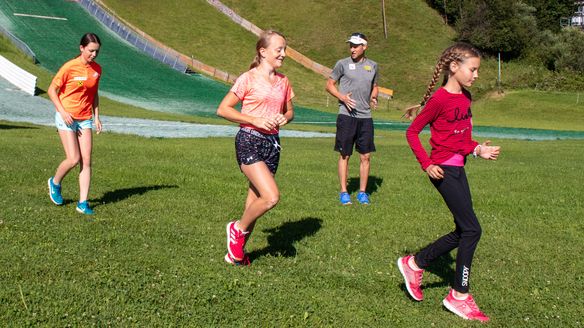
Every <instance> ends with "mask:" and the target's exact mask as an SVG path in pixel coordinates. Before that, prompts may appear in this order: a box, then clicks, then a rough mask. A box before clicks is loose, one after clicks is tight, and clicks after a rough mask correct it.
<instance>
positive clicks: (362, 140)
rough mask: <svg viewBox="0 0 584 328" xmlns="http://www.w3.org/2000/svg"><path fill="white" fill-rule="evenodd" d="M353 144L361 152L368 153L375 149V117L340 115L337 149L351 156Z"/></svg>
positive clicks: (336, 139)
mask: <svg viewBox="0 0 584 328" xmlns="http://www.w3.org/2000/svg"><path fill="white" fill-rule="evenodd" d="M353 145H355V149H356V150H357V152H358V153H360V154H368V153H372V152H374V151H375V144H374V143H373V119H372V118H355V117H351V116H347V115H342V114H341V115H338V116H337V135H336V138H335V151H338V152H339V153H341V155H343V156H351V155H352V154H353Z"/></svg>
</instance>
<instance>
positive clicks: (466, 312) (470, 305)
mask: <svg viewBox="0 0 584 328" xmlns="http://www.w3.org/2000/svg"><path fill="white" fill-rule="evenodd" d="M442 304H444V306H445V307H446V308H447V309H448V310H450V312H452V313H454V314H456V315H457V316H459V317H462V318H464V319H466V320H478V321H481V322H487V321H489V317H487V316H486V315H485V314H484V313H482V312H481V311H480V310H479V307H478V306H477V303H475V301H474V299H473V298H472V295H470V294H468V297H467V298H466V299H465V300H462V301H461V300H457V299H456V298H454V290H453V289H451V290H450V292H449V293H448V296H446V298H445V299H444V300H443V301H442Z"/></svg>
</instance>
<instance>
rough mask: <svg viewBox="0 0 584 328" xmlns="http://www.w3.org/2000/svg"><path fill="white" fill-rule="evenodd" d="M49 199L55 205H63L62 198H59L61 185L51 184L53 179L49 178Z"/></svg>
mask: <svg viewBox="0 0 584 328" xmlns="http://www.w3.org/2000/svg"><path fill="white" fill-rule="evenodd" d="M48 183H49V197H50V198H51V201H52V202H53V203H55V204H56V205H63V196H61V185H60V184H59V185H58V184H55V183H54V182H53V177H50V178H49V181H48Z"/></svg>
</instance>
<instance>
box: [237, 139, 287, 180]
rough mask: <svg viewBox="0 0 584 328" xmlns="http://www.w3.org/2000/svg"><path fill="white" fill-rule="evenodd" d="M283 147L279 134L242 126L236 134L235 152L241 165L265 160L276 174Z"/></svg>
mask: <svg viewBox="0 0 584 328" xmlns="http://www.w3.org/2000/svg"><path fill="white" fill-rule="evenodd" d="M281 149H282V147H281V146H280V138H279V137H278V135H277V134H264V133H261V132H259V131H256V130H253V129H249V128H241V129H240V130H239V132H238V133H237V135H236V136H235V154H236V157H237V164H239V166H240V167H241V165H251V164H254V163H257V162H264V163H266V166H267V167H268V169H269V170H270V172H272V174H276V171H277V170H278V164H279V163H280V150H281Z"/></svg>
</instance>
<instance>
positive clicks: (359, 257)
mask: <svg viewBox="0 0 584 328" xmlns="http://www.w3.org/2000/svg"><path fill="white" fill-rule="evenodd" d="M493 141H494V143H495V144H499V145H501V146H502V147H503V150H502V155H501V157H500V160H499V161H497V162H487V161H483V160H475V159H469V162H468V163H467V173H468V177H469V180H470V184H471V188H472V192H473V198H474V204H475V210H476V212H477V215H478V217H479V219H480V221H481V223H482V226H483V237H482V239H481V242H480V244H479V248H478V250H477V253H476V256H475V262H474V266H473V276H472V291H473V293H474V295H475V298H476V300H477V302H478V304H479V305H480V306H481V308H482V309H483V310H484V311H485V312H486V313H487V314H488V315H490V316H491V318H492V323H491V324H490V326H492V327H520V326H526V327H550V326H556V327H567V326H571V327H578V326H581V325H582V318H583V316H582V313H583V312H582V308H583V306H584V302H583V298H582V297H581V295H580V289H581V287H582V283H583V281H584V276H583V274H582V267H584V260H583V255H582V245H583V244H584V223H583V221H582V217H583V216H584V213H583V204H582V195H583V194H584V186H583V183H582V182H583V174H582V170H581V167H582V166H581V163H583V162H584V152H582V151H580V150H581V149H582V146H583V141H574V140H573V141H545V142H534V141H513V140H493ZM332 142H333V141H332V139H295V138H284V139H283V140H282V144H283V154H282V162H281V166H280V170H279V172H278V175H277V181H278V183H279V185H280V187H281V194H282V196H281V202H280V204H278V206H277V207H276V208H275V209H274V210H273V211H271V212H269V214H267V215H266V216H265V217H263V218H261V219H260V221H259V222H258V224H257V226H256V231H255V232H254V234H253V236H252V237H251V240H250V242H249V244H248V247H247V250H248V251H249V252H250V256H251V258H252V260H253V262H252V265H251V266H250V267H233V266H229V265H227V264H225V263H224V262H223V256H224V255H225V224H226V223H227V221H228V220H230V219H233V218H236V217H238V216H239V215H240V214H241V211H242V206H243V201H244V198H245V192H246V181H245V178H244V177H243V175H242V174H241V173H240V172H239V170H238V168H237V166H236V164H235V159H234V149H233V148H234V146H233V139H232V138H215V139H172V140H170V139H146V138H141V137H135V136H126V135H116V134H109V133H105V134H102V135H99V136H96V137H95V149H94V162H93V164H94V172H93V184H92V190H91V197H90V201H91V202H92V204H93V205H94V209H95V211H96V213H97V214H96V215H95V216H92V217H87V216H82V215H80V214H77V213H76V212H75V210H74V207H75V206H74V202H75V201H76V197H77V189H78V188H77V182H76V174H75V172H72V174H71V175H69V176H68V177H67V178H66V179H65V181H64V183H63V190H64V192H63V194H64V198H65V200H66V204H65V205H64V206H61V207H58V206H55V205H53V204H52V203H51V202H50V201H49V199H48V195H47V187H46V183H47V182H46V180H47V179H48V177H49V176H51V175H52V174H53V172H54V170H55V168H56V166H57V164H58V163H59V161H60V160H61V159H62V157H63V154H62V149H61V145H60V142H59V140H58V137H57V134H56V133H55V131H54V128H45V127H37V126H32V125H27V124H17V123H11V122H0V149H1V150H2V152H1V153H2V155H1V156H0V181H2V183H1V184H0V193H1V195H2V198H1V200H0V245H2V251H0V265H1V270H0V281H1V282H2V283H1V284H0V303H1V305H0V322H2V323H3V324H2V325H3V326H13V327H22V326H48V327H55V326H61V327H62V326H74V327H87V326H118V327H127V326H135V327H161V326H179V327H189V326H217V327H228V326H237V327H239V326H248V327H258V326H264V327H265V326H269V327H281V326H300V327H323V326H329V327H430V326H435V327H452V326H454V325H456V326H463V327H465V326H476V324H475V323H471V322H465V321H463V320H462V319H460V318H458V317H456V316H455V315H453V314H451V313H449V312H447V311H445V310H444V309H443V308H442V305H441V301H442V298H443V297H444V296H445V294H446V292H447V290H448V285H449V283H450V281H451V278H452V273H453V268H454V258H455V253H453V254H451V255H450V256H446V257H445V258H443V260H442V261H439V262H437V263H436V264H435V265H434V266H433V267H432V268H431V269H430V270H429V272H428V273H427V274H426V275H425V281H424V285H425V295H426V299H425V300H424V302H421V303H416V302H413V301H411V300H410V299H409V298H408V297H407V296H406V292H405V289H404V286H403V283H402V279H401V275H400V274H399V271H398V269H397V267H396V265H395V261H396V259H397V257H398V256H401V255H403V254H407V253H409V252H413V251H416V250H417V249H419V248H421V247H423V246H425V245H426V243H428V242H430V241H431V240H433V239H435V238H436V237H438V236H439V235H441V234H443V233H446V232H448V231H450V230H451V229H452V227H453V224H452V219H451V216H450V213H449V211H448V210H447V209H446V206H445V205H444V204H443V201H442V199H441V198H440V197H439V195H438V193H437V192H436V191H435V190H434V189H433V187H432V186H431V184H430V183H429V182H428V180H427V178H426V177H425V175H424V174H423V172H422V171H421V170H420V169H419V167H418V164H417V162H416V161H415V159H414V156H413V155H412V154H411V151H410V150H409V149H408V147H407V145H406V142H405V139H404V137H403V134H402V133H386V132H380V133H379V134H378V136H377V139H376V142H377V147H378V152H377V153H375V155H374V156H373V160H372V171H371V174H372V181H371V183H370V187H371V190H369V191H370V192H371V198H372V205H371V206H359V205H353V206H350V207H341V206H340V205H339V204H338V201H337V177H336V159H337V157H336V154H335V153H334V152H333V151H332ZM355 160H356V158H354V159H353V160H352V162H351V174H350V176H351V181H350V186H351V188H352V189H353V190H354V189H355V188H356V185H357V182H356V181H357V180H356V177H357V176H356V172H357V161H355Z"/></svg>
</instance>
